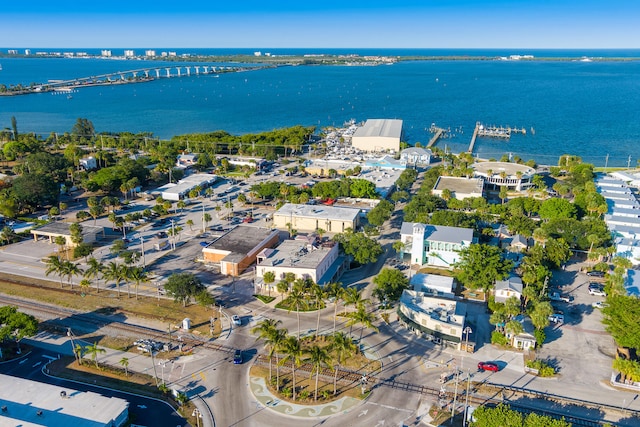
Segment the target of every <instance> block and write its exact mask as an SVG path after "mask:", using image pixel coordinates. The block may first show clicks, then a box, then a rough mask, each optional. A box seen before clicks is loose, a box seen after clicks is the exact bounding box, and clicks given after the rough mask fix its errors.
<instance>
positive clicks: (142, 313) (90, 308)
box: [0, 274, 220, 336]
mask: <svg viewBox="0 0 640 427" xmlns="http://www.w3.org/2000/svg"><path fill="white" fill-rule="evenodd" d="M133 288H134V286H133V285H132V293H131V297H128V296H127V291H126V286H124V287H123V288H122V289H121V293H120V297H118V295H117V292H115V291H113V290H100V291H99V292H97V291H96V289H95V287H92V288H90V289H89V290H86V291H83V290H81V289H80V288H79V287H78V286H75V287H74V288H73V289H71V288H70V287H69V286H68V285H67V284H66V283H64V287H63V288H60V282H56V281H45V280H36V279H31V278H25V277H16V276H11V275H6V274H0V293H3V294H6V295H12V296H16V297H22V298H28V299H31V300H36V301H39V302H43V303H48V304H53V305H57V306H60V307H67V308H71V309H74V310H79V311H81V312H87V313H90V312H96V313H100V314H103V315H114V316H116V315H117V316H120V317H122V316H125V317H137V318H143V319H153V320H157V321H159V322H161V323H163V324H166V328H167V330H168V327H169V325H174V326H175V325H180V324H181V323H182V319H184V318H185V317H188V318H190V319H191V324H192V328H193V330H192V332H194V333H195V334H196V335H197V334H200V335H202V336H210V326H209V325H210V319H211V317H212V316H213V317H218V315H217V313H218V311H217V309H216V310H213V311H212V310H211V309H210V308H205V307H202V306H199V305H196V304H191V305H188V306H187V307H182V304H180V303H176V302H174V301H173V300H168V299H164V298H160V299H159V300H158V299H157V298H152V297H143V296H140V297H139V299H137V300H136V298H135V296H134V290H133ZM219 323H220V322H219V321H218V322H216V324H217V325H216V328H215V329H214V336H215V333H216V330H217V333H218V334H219V333H220V326H219Z"/></svg>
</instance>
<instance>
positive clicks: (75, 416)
mask: <svg viewBox="0 0 640 427" xmlns="http://www.w3.org/2000/svg"><path fill="white" fill-rule="evenodd" d="M0 402H2V413H0V425H6V426H9V425H11V426H44V425H46V426H48V427H68V426H74V427H121V426H124V425H128V423H129V402H127V401H126V400H124V399H120V398H118V397H106V396H103V395H100V394H98V393H94V392H92V391H79V390H74V389H71V388H68V387H64V386H60V385H51V384H46V383H41V382H37V381H32V380H28V379H24V378H19V377H13V376H9V375H4V374H0Z"/></svg>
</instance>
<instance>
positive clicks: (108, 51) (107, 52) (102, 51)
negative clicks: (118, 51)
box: [100, 49, 111, 58]
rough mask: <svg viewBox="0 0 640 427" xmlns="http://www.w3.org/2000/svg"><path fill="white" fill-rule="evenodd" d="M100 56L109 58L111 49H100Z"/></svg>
mask: <svg viewBox="0 0 640 427" xmlns="http://www.w3.org/2000/svg"><path fill="white" fill-rule="evenodd" d="M100 56H104V57H105V58H110V57H111V51H110V50H109V49H103V50H101V51H100Z"/></svg>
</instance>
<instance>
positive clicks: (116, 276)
mask: <svg viewBox="0 0 640 427" xmlns="http://www.w3.org/2000/svg"><path fill="white" fill-rule="evenodd" d="M122 273H123V269H122V266H121V265H119V264H116V263H115V262H113V261H111V262H110V263H109V264H108V265H107V267H106V269H105V271H104V273H103V275H104V278H105V280H113V281H114V282H116V290H117V291H118V298H119V297H120V282H121V281H122V279H123V274H122Z"/></svg>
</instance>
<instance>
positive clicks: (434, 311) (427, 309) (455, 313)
mask: <svg viewBox="0 0 640 427" xmlns="http://www.w3.org/2000/svg"><path fill="white" fill-rule="evenodd" d="M400 302H401V303H402V304H404V305H406V306H407V307H409V308H411V309H412V310H413V311H417V312H422V313H424V314H426V315H427V316H429V317H431V318H432V319H434V320H437V321H439V322H442V323H448V324H450V325H457V326H462V324H463V323H464V315H465V314H466V306H465V305H464V304H458V303H457V302H456V301H454V300H450V299H444V298H434V297H429V296H427V295H426V294H425V293H423V292H416V291H411V290H407V289H405V290H404V291H402V296H401V297H400ZM444 333H448V332H444Z"/></svg>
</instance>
